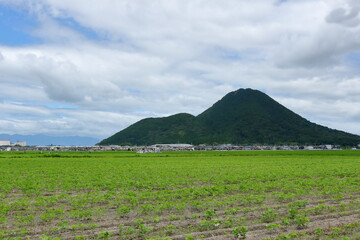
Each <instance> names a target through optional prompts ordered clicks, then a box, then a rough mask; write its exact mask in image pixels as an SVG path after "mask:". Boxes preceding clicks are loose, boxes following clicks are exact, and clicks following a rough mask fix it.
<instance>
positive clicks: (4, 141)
mask: <svg viewBox="0 0 360 240" xmlns="http://www.w3.org/2000/svg"><path fill="white" fill-rule="evenodd" d="M0 146H10V139H0Z"/></svg>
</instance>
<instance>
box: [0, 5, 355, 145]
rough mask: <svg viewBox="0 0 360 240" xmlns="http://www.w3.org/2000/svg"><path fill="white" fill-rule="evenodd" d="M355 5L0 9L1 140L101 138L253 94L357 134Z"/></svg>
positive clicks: (123, 6) (95, 6) (325, 123)
mask: <svg viewBox="0 0 360 240" xmlns="http://www.w3.org/2000/svg"><path fill="white" fill-rule="evenodd" d="M359 11H360V1H358V0H287V1H286V0H282V1H281V0H252V1H248V0H225V1H218V0H101V1H99V0H0V133H4V134H36V133H44V134H48V135H61V136H66V135H78V136H92V137H97V138H100V139H102V138H105V137H108V136H110V135H112V134H113V133H116V132H118V131H119V130H121V129H123V128H125V127H127V126H129V125H130V124H132V123H134V122H136V121H137V120H140V119H142V118H145V117H159V116H168V115H171V114H174V113H179V112H188V113H191V114H194V115H197V114H199V113H201V112H202V111H204V110H205V109H206V108H208V107H210V106H211V105H212V104H213V103H214V102H216V101H217V100H219V99H220V98H221V97H223V96H224V95H225V94H226V93H228V92H230V91H233V90H236V89H238V88H253V89H258V90H261V91H263V92H265V93H266V94H268V95H270V96H271V97H272V98H274V99H275V100H277V101H279V102H280V103H281V104H283V105H285V106H286V107H287V108H290V109H291V110H293V111H294V112H296V113H298V114H300V115H302V116H303V117H305V118H307V119H308V120H310V121H312V122H316V123H319V124H322V125H326V126H329V127H331V128H336V129H340V130H344V131H348V132H351V133H355V134H360V13H359Z"/></svg>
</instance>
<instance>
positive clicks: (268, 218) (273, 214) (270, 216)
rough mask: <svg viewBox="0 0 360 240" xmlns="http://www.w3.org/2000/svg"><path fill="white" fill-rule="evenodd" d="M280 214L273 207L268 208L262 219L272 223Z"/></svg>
mask: <svg viewBox="0 0 360 240" xmlns="http://www.w3.org/2000/svg"><path fill="white" fill-rule="evenodd" d="M278 215H279V214H278V213H277V212H275V211H274V210H273V209H271V208H268V209H267V210H266V211H265V212H263V213H262V214H261V219H262V221H263V222H265V223H270V222H273V221H275V219H276V218H277V216H278Z"/></svg>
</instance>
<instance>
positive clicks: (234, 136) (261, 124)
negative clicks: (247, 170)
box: [98, 89, 360, 146]
mask: <svg viewBox="0 0 360 240" xmlns="http://www.w3.org/2000/svg"><path fill="white" fill-rule="evenodd" d="M156 143H191V144H211V145H216V144H225V143H231V144H338V145H349V146H351V145H356V144H359V143H360V136H358V135H354V134H350V133H346V132H343V131H338V130H334V129H329V128H327V127H324V126H320V125H317V124H315V123H312V122H310V121H308V120H306V119H305V118H303V117H301V116H299V115H298V114H296V113H294V112H292V111H291V110H289V109H287V108H286V107H284V106H282V105H281V104H279V103H278V102H276V101H275V100H274V99H272V98H271V97H269V96H268V95H266V94H264V93H262V92H260V91H258V90H253V89H239V90H237V91H234V92H230V93H228V94H227V95H226V96H224V97H223V98H222V99H221V100H220V101H218V102H216V103H215V104H214V105H213V106H212V107H210V108H209V109H207V110H206V111H204V112H203V113H201V114H200V115H198V116H196V117H195V116H193V115H190V114H187V113H180V114H175V115H172V116H169V117H163V118H147V119H143V120H141V121H139V122H137V123H135V124H133V125H131V126H129V127H128V128H126V129H124V130H122V131H120V132H118V133H116V134H114V135H113V136H111V137H109V138H107V139H104V140H102V141H101V142H100V143H98V144H99V145H111V144H118V145H151V144H156Z"/></svg>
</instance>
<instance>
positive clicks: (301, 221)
mask: <svg viewBox="0 0 360 240" xmlns="http://www.w3.org/2000/svg"><path fill="white" fill-rule="evenodd" d="M294 221H295V224H296V226H297V228H298V229H303V228H306V227H307V224H308V223H309V222H310V219H309V218H307V217H305V216H297V217H296V218H295V219H294Z"/></svg>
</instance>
